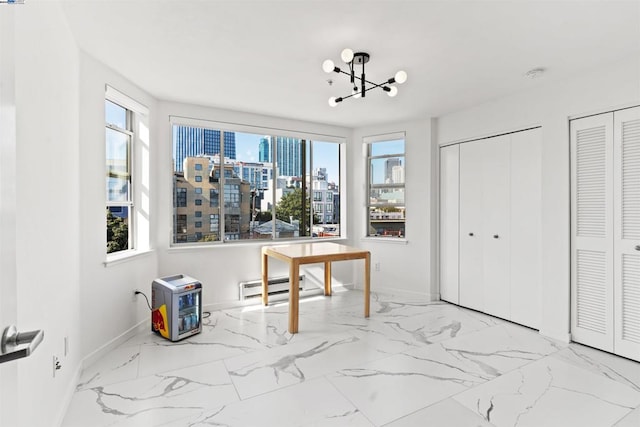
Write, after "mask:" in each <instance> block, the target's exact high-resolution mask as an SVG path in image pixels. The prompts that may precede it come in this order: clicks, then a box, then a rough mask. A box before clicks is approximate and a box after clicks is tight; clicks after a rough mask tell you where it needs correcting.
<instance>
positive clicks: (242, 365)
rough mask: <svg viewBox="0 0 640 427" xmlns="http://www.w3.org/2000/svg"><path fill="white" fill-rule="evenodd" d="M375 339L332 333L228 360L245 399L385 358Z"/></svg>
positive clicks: (240, 392)
mask: <svg viewBox="0 0 640 427" xmlns="http://www.w3.org/2000/svg"><path fill="white" fill-rule="evenodd" d="M385 356H386V355H385V354H384V353H383V352H381V351H379V350H378V346H377V345H376V343H375V342H371V341H369V340H364V339H360V338H357V337H355V336H353V335H349V334H333V335H329V336H327V337H322V338H313V339H308V340H305V341H301V342H298V343H295V344H290V345H288V346H286V347H278V348H272V349H269V350H266V351H262V352H255V353H251V354H248V355H245V356H238V357H233V358H229V359H226V360H225V364H226V366H227V369H228V370H229V375H230V376H231V379H232V381H233V383H234V385H235V386H236V388H237V390H238V393H239V394H240V396H241V398H242V399H246V398H248V397H252V396H256V395H259V394H262V393H266V392H269V391H272V390H276V389H279V388H282V387H286V386H288V385H292V384H296V383H299V382H303V381H306V380H308V379H311V378H315V377H318V376H321V375H324V374H326V373H330V372H333V371H335V370H338V369H340V368H342V367H345V366H346V367H350V366H356V365H359V364H363V363H366V362H368V361H371V360H375V359H379V358H381V357H385Z"/></svg>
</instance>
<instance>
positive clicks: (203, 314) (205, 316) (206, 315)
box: [134, 291, 211, 319]
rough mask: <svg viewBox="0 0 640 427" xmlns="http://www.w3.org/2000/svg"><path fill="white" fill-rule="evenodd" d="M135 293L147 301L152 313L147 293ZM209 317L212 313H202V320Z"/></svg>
mask: <svg viewBox="0 0 640 427" xmlns="http://www.w3.org/2000/svg"><path fill="white" fill-rule="evenodd" d="M134 293H135V294H136V295H138V294H140V295H142V296H143V297H144V299H145V300H146V301H147V306H148V307H149V310H152V311H153V309H152V308H151V304H149V298H147V296H146V295H145V293H144V292H142V291H135V292H134ZM209 316H211V312H210V311H203V312H202V318H203V319H206V318H207V317H209Z"/></svg>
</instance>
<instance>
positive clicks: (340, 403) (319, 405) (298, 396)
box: [164, 378, 372, 427]
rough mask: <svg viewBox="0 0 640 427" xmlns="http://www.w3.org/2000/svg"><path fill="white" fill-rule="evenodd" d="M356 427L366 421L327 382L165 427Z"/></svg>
mask: <svg viewBox="0 0 640 427" xmlns="http://www.w3.org/2000/svg"><path fill="white" fill-rule="evenodd" d="M351 421H353V422H355V423H356V424H353V425H356V426H362V427H368V426H371V425H372V424H370V423H369V424H367V421H366V419H363V417H362V415H361V414H359V411H358V409H357V408H356V407H355V406H353V404H352V403H350V402H349V401H348V400H347V399H345V398H344V397H343V396H342V395H340V393H337V392H336V390H335V388H334V387H333V386H332V385H331V384H330V383H329V382H328V381H327V380H326V379H324V378H316V379H314V380H310V381H305V382H303V383H300V384H295V385H293V386H290V387H285V388H282V389H279V390H276V391H274V392H272V393H266V394H263V395H260V396H256V397H253V398H250V399H246V400H243V401H241V402H236V403H231V404H228V405H219V406H217V407H216V408H213V409H211V410H208V411H203V412H202V413H200V414H199V415H197V416H195V417H187V418H183V419H180V420H174V421H172V422H171V423H168V424H164V426H166V427H187V426H188V427H210V426H256V427H258V426H260V427H289V426H292V427H293V426H327V427H330V426H346V425H352V424H349V423H350V422H351Z"/></svg>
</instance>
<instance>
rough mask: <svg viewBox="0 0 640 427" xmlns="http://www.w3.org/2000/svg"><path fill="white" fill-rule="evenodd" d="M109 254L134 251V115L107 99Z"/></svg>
mask: <svg viewBox="0 0 640 427" xmlns="http://www.w3.org/2000/svg"><path fill="white" fill-rule="evenodd" d="M105 122H106V139H105V141H106V185H107V254H111V253H114V252H120V251H126V250H130V249H133V222H132V217H133V207H134V205H133V182H132V162H131V156H132V140H133V132H132V131H131V128H132V124H131V123H132V112H131V111H130V110H128V109H126V108H125V107H122V106H120V105H118V104H116V103H114V102H111V101H109V100H108V99H107V100H105Z"/></svg>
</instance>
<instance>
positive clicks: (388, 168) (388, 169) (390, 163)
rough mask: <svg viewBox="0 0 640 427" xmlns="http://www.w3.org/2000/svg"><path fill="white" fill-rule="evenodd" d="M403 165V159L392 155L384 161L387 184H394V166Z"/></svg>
mask: <svg viewBox="0 0 640 427" xmlns="http://www.w3.org/2000/svg"><path fill="white" fill-rule="evenodd" d="M396 166H402V161H401V160H400V159H399V158H398V157H391V158H389V159H387V160H386V161H385V162H384V182H385V184H393V183H394V182H395V181H394V180H393V168H394V167H396Z"/></svg>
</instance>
